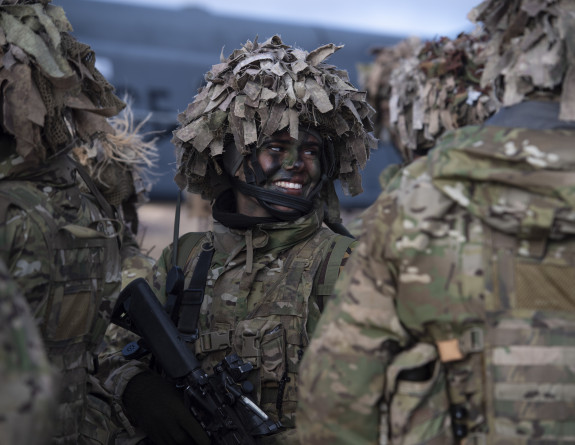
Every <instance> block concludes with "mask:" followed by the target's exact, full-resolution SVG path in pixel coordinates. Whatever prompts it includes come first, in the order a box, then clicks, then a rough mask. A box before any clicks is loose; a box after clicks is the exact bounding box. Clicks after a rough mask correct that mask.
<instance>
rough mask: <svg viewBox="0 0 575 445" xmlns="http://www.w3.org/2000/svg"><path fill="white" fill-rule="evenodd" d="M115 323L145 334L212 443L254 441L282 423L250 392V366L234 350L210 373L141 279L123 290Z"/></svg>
mask: <svg viewBox="0 0 575 445" xmlns="http://www.w3.org/2000/svg"><path fill="white" fill-rule="evenodd" d="M112 322H113V323H115V324H117V325H118V326H121V327H123V328H125V329H128V330H130V331H132V332H134V333H135V334H137V335H139V336H140V337H141V338H142V340H143V343H144V346H145V348H147V349H148V350H149V351H150V352H151V353H152V354H153V356H154V358H155V360H156V361H157V363H158V364H159V365H160V366H161V368H162V370H163V371H164V373H165V374H166V376H167V377H168V378H170V379H172V380H174V381H175V383H176V385H177V386H178V387H181V388H183V389H184V394H185V400H186V404H187V405H188V407H189V409H190V411H191V412H192V414H193V415H194V417H195V418H196V419H197V420H198V421H199V422H200V423H201V424H202V426H203V428H204V430H205V431H206V433H207V434H208V436H209V437H210V438H211V440H212V441H213V443H215V444H218V445H220V444H221V445H239V444H241V445H244V444H245V445H252V444H254V445H255V444H256V443H257V442H256V438H257V437H258V436H264V435H269V434H273V433H275V432H277V431H278V430H279V428H280V427H281V424H280V423H279V422H274V421H273V420H272V419H270V418H269V417H268V416H267V414H266V413H264V412H263V411H262V410H261V409H260V408H259V407H258V406H257V405H256V404H255V403H254V402H252V401H251V400H250V399H249V398H248V396H247V394H249V393H250V392H251V391H253V386H252V385H251V383H250V382H249V381H247V380H246V377H247V375H248V374H249V372H250V371H251V370H252V369H253V366H252V364H251V363H249V362H244V361H243V360H242V359H241V358H240V357H239V356H238V355H237V354H230V355H228V356H227V357H225V358H224V359H223V360H222V361H221V362H220V363H219V364H218V365H217V366H215V367H214V372H213V374H211V375H208V374H206V373H205V372H204V371H203V370H202V368H201V366H200V362H199V361H198V359H197V358H196V356H195V355H194V354H193V353H192V352H191V351H190V349H188V346H186V343H185V342H184V340H182V338H181V336H180V333H179V332H178V330H177V328H176V326H175V325H174V323H173V321H172V319H171V318H170V317H169V315H168V314H167V312H166V311H165V310H164V308H163V307H162V305H161V304H160V302H159V301H158V299H157V298H156V296H155V294H154V292H153V291H152V289H151V288H150V285H149V284H148V283H147V282H146V280H144V279H143V278H138V279H136V280H134V281H132V282H131V283H130V284H128V285H127V286H126V287H125V288H124V290H123V291H122V292H121V293H120V296H119V298H118V302H117V303H116V306H115V307H114V311H113V313H112Z"/></svg>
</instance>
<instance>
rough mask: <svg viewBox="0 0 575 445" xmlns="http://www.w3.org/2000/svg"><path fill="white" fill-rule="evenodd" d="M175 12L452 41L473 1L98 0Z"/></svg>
mask: <svg viewBox="0 0 575 445" xmlns="http://www.w3.org/2000/svg"><path fill="white" fill-rule="evenodd" d="M99 1H108V2H121V3H130V4H141V5H147V6H150V7H155V8H170V9H177V8H182V7H186V6H196V7H202V8H205V9H207V10H209V11H211V12H213V13H216V14H225V15H242V16H246V15H248V16H251V17H258V18H262V19H273V20H279V21H286V22H296V23H309V24H321V25H325V26H329V27H340V28H344V29H351V30H363V31H368V32H378V33H382V34H389V33H393V34H413V35H418V36H421V37H436V36H443V35H446V36H449V37H454V36H455V35H457V34H458V33H459V32H461V31H464V30H465V31H469V30H471V29H473V26H474V25H473V24H472V23H471V22H470V21H469V20H468V19H467V13H468V12H469V11H470V10H471V8H472V7H473V6H475V5H477V4H479V3H480V2H479V0H351V1H345V0H284V1H281V2H280V1H277V0H276V1H273V0H246V1H242V0H99Z"/></svg>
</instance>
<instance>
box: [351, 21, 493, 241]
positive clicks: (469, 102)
mask: <svg viewBox="0 0 575 445" xmlns="http://www.w3.org/2000/svg"><path fill="white" fill-rule="evenodd" d="M486 37H487V36H486V34H485V33H484V32H483V31H482V30H481V29H476V30H475V31H473V32H472V33H469V34H468V33H461V34H460V35H458V36H457V38H455V39H449V38H447V37H441V38H440V39H438V40H430V41H427V42H425V43H423V42H420V41H419V40H417V39H414V38H409V39H406V40H403V41H401V42H399V43H398V44H397V45H395V46H392V47H389V48H381V49H379V50H378V52H377V57H376V60H375V61H374V63H373V67H372V68H371V69H370V70H369V71H368V73H367V77H366V80H365V83H366V85H367V86H368V94H369V92H370V91H371V96H369V95H368V99H369V101H370V104H371V105H372V106H373V107H374V108H375V109H376V110H380V113H379V114H378V118H379V119H378V121H377V124H376V131H377V132H378V134H380V137H381V139H383V140H386V141H388V142H390V143H391V144H392V145H393V146H394V147H395V148H397V149H398V151H399V153H400V154H401V158H402V159H403V162H402V163H401V164H391V165H389V166H387V167H386V168H385V169H384V170H383V171H382V172H381V174H380V175H379V182H380V185H381V188H382V190H384V191H385V192H391V191H392V190H393V189H394V188H396V187H397V186H398V185H399V183H400V179H401V174H400V173H398V172H399V171H400V170H401V169H402V167H405V166H407V165H409V164H410V163H411V162H412V161H413V160H414V159H416V158H418V157H421V156H424V155H425V154H426V153H427V151H428V150H429V149H430V148H431V147H433V145H434V144H435V142H436V141H437V139H439V138H440V137H441V136H442V135H443V134H444V133H445V132H446V131H450V130H454V129H456V128H460V127H463V126H465V125H475V124H480V123H482V122H484V121H485V119H487V118H488V117H489V116H491V115H492V114H493V113H494V112H495V111H496V110H497V109H498V108H499V107H500V102H499V101H498V100H497V99H496V98H495V97H493V95H492V94H491V88H490V87H489V86H486V87H482V86H481V85H480V76H481V71H482V69H483V67H484V65H485V50H484V46H485V40H486ZM382 64H387V66H388V68H387V69H386V68H385V67H381V65H382ZM389 67H393V69H389ZM371 211H372V209H370V208H368V209H366V210H365V211H363V212H362V213H361V214H360V215H359V217H357V218H355V219H354V220H352V221H351V222H350V223H348V224H347V226H346V227H347V229H348V230H349V231H350V232H351V233H352V234H353V235H354V236H355V237H357V238H358V237H360V236H361V231H362V228H361V225H362V223H363V220H364V219H366V218H367V219H369V218H372V217H373V216H372V215H371Z"/></svg>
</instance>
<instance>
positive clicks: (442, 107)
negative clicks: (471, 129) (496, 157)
mask: <svg viewBox="0 0 575 445" xmlns="http://www.w3.org/2000/svg"><path fill="white" fill-rule="evenodd" d="M486 39H487V36H486V35H485V34H484V33H483V32H482V31H481V30H479V29H477V30H476V31H474V32H473V33H469V34H467V33H461V34H459V35H458V36H457V38H455V39H449V38H447V37H442V38H439V39H437V40H431V41H427V42H425V44H424V45H423V46H422V47H421V48H420V49H419V50H418V51H417V52H415V53H414V54H413V55H412V56H411V57H408V58H406V59H404V60H402V62H401V63H400V64H399V66H397V68H396V69H395V70H394V71H393V72H392V73H391V75H390V76H389V86H390V89H391V93H390V94H389V95H388V99H389V105H388V106H389V121H388V122H384V123H383V125H387V129H388V131H389V133H390V135H391V139H392V141H393V143H394V145H395V146H396V147H397V148H398V149H399V150H400V152H401V154H402V157H403V159H404V161H406V162H409V161H411V160H412V159H413V158H414V156H416V155H419V154H425V152H426V151H427V150H428V149H430V148H431V147H433V146H434V145H435V142H436V140H437V139H438V138H439V137H440V136H441V135H442V134H443V133H445V132H446V131H448V130H453V129H455V128H459V127H462V126H465V125H474V124H479V123H482V122H483V121H484V120H485V119H487V118H488V117H489V116H491V115H492V114H493V113H494V112H495V111H497V109H498V108H499V105H500V104H499V103H498V101H497V100H496V99H495V98H494V97H493V95H492V94H490V93H491V89H490V87H489V86H484V87H482V86H481V85H480V77H481V71H482V69H483V66H484V64H485V57H484V54H485V53H484V51H483V48H484V45H485V40H486ZM384 99H385V98H384Z"/></svg>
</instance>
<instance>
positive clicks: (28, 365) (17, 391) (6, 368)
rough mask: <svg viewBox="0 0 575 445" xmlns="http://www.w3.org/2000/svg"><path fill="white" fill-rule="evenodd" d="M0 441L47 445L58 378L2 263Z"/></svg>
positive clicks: (22, 301) (21, 297) (0, 263)
mask: <svg viewBox="0 0 575 445" xmlns="http://www.w3.org/2000/svg"><path fill="white" fill-rule="evenodd" d="M0 381H1V382H2V386H3V388H2V391H1V392H0V437H1V438H2V441H3V442H4V441H5V442H6V443H10V444H19V443H21V444H30V445H37V444H38V445H39V444H43V443H46V437H47V435H48V433H49V432H50V428H51V426H52V421H53V419H52V416H51V413H52V409H53V407H54V405H55V403H54V398H55V397H56V378H55V375H54V371H53V369H52V368H51V367H50V365H49V363H48V358H47V357H46V353H45V351H44V345H43V343H42V339H41V337H40V333H39V332H38V328H37V327H36V324H35V323H34V319H33V318H32V314H31V313H30V309H29V308H28V303H27V302H26V300H25V299H24V297H23V296H22V294H21V293H20V290H19V289H18V286H17V285H16V283H15V282H14V280H12V278H11V277H10V276H9V275H8V270H7V269H6V266H5V265H4V263H3V262H2V261H0Z"/></svg>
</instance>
